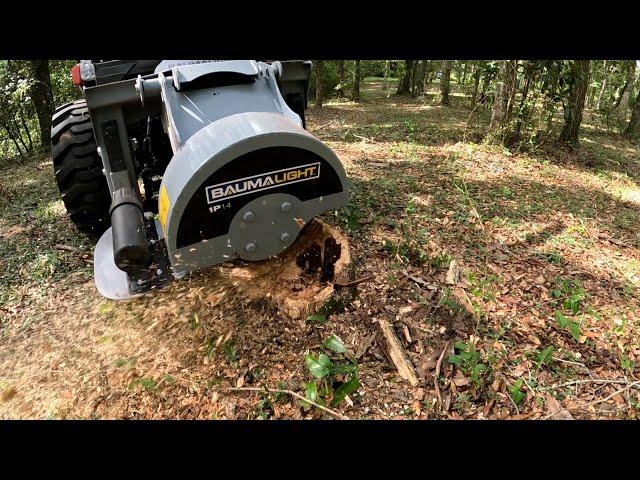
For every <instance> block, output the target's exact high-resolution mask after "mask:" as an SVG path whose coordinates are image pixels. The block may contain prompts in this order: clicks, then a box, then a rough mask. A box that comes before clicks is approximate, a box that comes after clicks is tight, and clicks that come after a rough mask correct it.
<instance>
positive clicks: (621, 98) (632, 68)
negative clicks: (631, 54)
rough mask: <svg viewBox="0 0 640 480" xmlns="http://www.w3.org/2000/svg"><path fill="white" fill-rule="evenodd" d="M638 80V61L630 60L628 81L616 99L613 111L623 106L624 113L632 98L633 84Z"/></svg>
mask: <svg viewBox="0 0 640 480" xmlns="http://www.w3.org/2000/svg"><path fill="white" fill-rule="evenodd" d="M635 79H636V61H635V60H630V61H629V62H628V64H627V79H626V81H625V82H624V85H623V86H622V88H621V89H620V91H619V92H618V94H617V96H616V98H615V99H614V103H613V107H612V108H611V109H612V110H615V109H617V108H618V107H619V106H620V105H622V108H623V111H624V109H625V108H626V107H627V105H628V104H629V97H630V96H631V90H632V89H633V82H634V80H635Z"/></svg>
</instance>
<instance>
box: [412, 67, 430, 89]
mask: <svg viewBox="0 0 640 480" xmlns="http://www.w3.org/2000/svg"><path fill="white" fill-rule="evenodd" d="M427 61H428V60H421V61H420V68H419V69H416V70H418V73H417V74H416V81H415V82H416V84H415V88H416V90H415V93H416V95H420V94H422V92H424V77H425V75H426V74H427Z"/></svg>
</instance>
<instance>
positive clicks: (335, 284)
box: [333, 275, 376, 288]
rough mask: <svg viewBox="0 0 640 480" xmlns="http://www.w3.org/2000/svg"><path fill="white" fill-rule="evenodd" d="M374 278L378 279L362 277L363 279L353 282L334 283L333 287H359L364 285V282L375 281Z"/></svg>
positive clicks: (371, 276) (370, 276) (372, 276)
mask: <svg viewBox="0 0 640 480" xmlns="http://www.w3.org/2000/svg"><path fill="white" fill-rule="evenodd" d="M374 278H376V276H375V275H369V276H367V277H362V278H359V279H357V280H351V281H350V282H334V283H333V287H334V288H346V287H353V286H354V285H359V284H361V283H364V282H369V281H371V280H373V279H374Z"/></svg>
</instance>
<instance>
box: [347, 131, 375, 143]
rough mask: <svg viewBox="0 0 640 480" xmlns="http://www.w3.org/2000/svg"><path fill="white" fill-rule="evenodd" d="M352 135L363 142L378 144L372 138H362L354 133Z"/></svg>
mask: <svg viewBox="0 0 640 480" xmlns="http://www.w3.org/2000/svg"><path fill="white" fill-rule="evenodd" d="M351 135H353V136H354V137H357V138H359V139H361V140H365V141H367V142H371V143H378V142H377V141H376V140H373V139H372V138H367V137H362V136H360V135H356V134H355V133H352V134H351Z"/></svg>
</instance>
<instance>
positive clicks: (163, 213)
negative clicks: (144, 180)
mask: <svg viewBox="0 0 640 480" xmlns="http://www.w3.org/2000/svg"><path fill="white" fill-rule="evenodd" d="M169 206H170V205H169V194H168V193H167V187H166V186H164V185H163V186H162V189H161V190H160V197H159V198H158V215H159V217H160V225H162V230H163V231H164V234H165V236H166V235H167V215H168V214H169Z"/></svg>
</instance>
